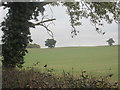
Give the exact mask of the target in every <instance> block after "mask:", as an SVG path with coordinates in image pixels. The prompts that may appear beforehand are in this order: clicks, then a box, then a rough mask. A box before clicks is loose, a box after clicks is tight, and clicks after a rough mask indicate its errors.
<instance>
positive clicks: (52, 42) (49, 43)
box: [45, 39, 56, 48]
mask: <svg viewBox="0 0 120 90" xmlns="http://www.w3.org/2000/svg"><path fill="white" fill-rule="evenodd" d="M55 44H56V40H54V39H47V40H46V41H45V46H48V48H54V47H55Z"/></svg>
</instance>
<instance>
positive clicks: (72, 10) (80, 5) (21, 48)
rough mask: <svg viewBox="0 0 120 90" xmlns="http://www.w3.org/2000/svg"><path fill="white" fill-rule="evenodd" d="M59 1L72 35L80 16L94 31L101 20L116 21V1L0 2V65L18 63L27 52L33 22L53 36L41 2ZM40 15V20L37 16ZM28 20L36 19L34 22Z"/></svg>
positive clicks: (13, 65)
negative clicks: (0, 13)
mask: <svg viewBox="0 0 120 90" xmlns="http://www.w3.org/2000/svg"><path fill="white" fill-rule="evenodd" d="M11 1H12V0H11ZM36 1H37V0H36ZM73 1H74V0H73ZM60 3H61V4H62V5H63V6H65V7H66V8H67V13H68V15H69V17H70V22H71V26H72V31H71V35H72V37H73V36H74V35H77V34H78V31H77V30H76V28H75V26H79V25H81V22H80V19H81V18H88V19H90V21H91V22H92V24H93V25H94V26H95V28H96V31H98V32H101V30H99V27H98V26H99V25H100V26H102V25H103V24H102V21H103V20H105V21H106V22H107V23H112V21H113V20H115V21H116V22H117V23H118V21H119V15H120V12H119V2H84V1H81V2H60V1H58V2H2V3H1V4H0V5H2V6H3V7H4V8H5V9H6V8H7V10H8V13H7V14H6V17H5V18H4V21H3V22H2V23H1V26H2V31H3V33H4V35H3V36H2V42H3V46H2V47H3V48H2V55H3V60H2V62H3V67H13V68H14V67H16V66H18V67H22V64H23V63H24V56H25V54H26V53H27V50H26V47H27V44H28V43H29V42H32V40H31V36H30V35H31V34H30V31H29V29H30V28H35V26H36V25H39V26H43V27H44V28H45V29H46V30H47V31H48V33H49V35H50V36H51V37H52V38H53V32H52V31H51V30H50V29H49V28H48V25H46V22H50V21H53V20H55V19H54V18H52V19H51V18H50V19H48V20H46V19H45V18H44V11H45V8H44V6H45V5H48V4H49V5H52V6H55V5H59V4H60ZM40 15H41V17H42V18H41V20H39V19H38V18H37V17H38V16H40ZM30 20H34V21H37V23H35V22H31V21H30ZM38 21H40V22H38Z"/></svg>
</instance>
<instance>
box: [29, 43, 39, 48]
mask: <svg viewBox="0 0 120 90" xmlns="http://www.w3.org/2000/svg"><path fill="white" fill-rule="evenodd" d="M27 48H40V45H38V44H35V43H34V44H28V45H27Z"/></svg>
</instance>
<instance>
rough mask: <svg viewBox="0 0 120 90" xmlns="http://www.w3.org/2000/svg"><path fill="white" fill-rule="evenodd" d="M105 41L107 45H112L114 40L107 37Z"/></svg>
mask: <svg viewBox="0 0 120 90" xmlns="http://www.w3.org/2000/svg"><path fill="white" fill-rule="evenodd" d="M106 42H108V44H109V46H112V45H113V43H115V41H114V40H113V38H109V39H108V40H107V41H106Z"/></svg>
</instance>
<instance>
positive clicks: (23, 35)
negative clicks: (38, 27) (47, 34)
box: [2, 2, 45, 67]
mask: <svg viewBox="0 0 120 90" xmlns="http://www.w3.org/2000/svg"><path fill="white" fill-rule="evenodd" d="M43 5H45V3H27V2H26V3H22V2H21V3H20V2H9V3H7V4H4V6H5V7H8V13H7V15H6V18H5V20H4V22H2V31H3V33H4V35H3V36H2V42H3V48H2V55H3V57H4V60H3V61H2V62H3V66H4V67H16V66H18V67H21V66H22V64H23V63H24V58H23V56H25V54H26V52H27V50H26V46H27V44H28V43H29V42H32V40H31V36H30V31H29V28H30V27H33V24H32V23H31V22H29V20H31V19H35V20H37V16H38V15H39V12H41V13H43V12H44V8H43Z"/></svg>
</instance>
